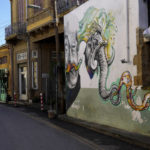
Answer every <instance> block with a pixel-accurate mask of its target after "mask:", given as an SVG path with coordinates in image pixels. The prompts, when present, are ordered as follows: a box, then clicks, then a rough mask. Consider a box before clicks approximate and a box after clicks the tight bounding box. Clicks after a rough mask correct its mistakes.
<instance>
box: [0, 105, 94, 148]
mask: <svg viewBox="0 0 150 150" xmlns="http://www.w3.org/2000/svg"><path fill="white" fill-rule="evenodd" d="M91 149H92V147H91V146H90V145H88V144H86V142H83V141H81V140H80V139H78V138H77V137H74V136H72V135H70V134H69V133H66V132H64V131H63V130H61V129H58V128H57V127H55V126H51V125H49V124H46V123H45V122H42V120H38V119H36V118H35V119H34V118H33V117H30V116H28V115H26V114H25V113H23V112H21V111H18V110H17V109H15V108H11V107H7V106H5V105H0V150H91Z"/></svg>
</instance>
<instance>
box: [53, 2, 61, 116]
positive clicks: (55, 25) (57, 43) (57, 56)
mask: <svg viewBox="0 0 150 150" xmlns="http://www.w3.org/2000/svg"><path fill="white" fill-rule="evenodd" d="M53 13H54V30H55V45H56V115H58V85H59V84H58V83H59V69H58V68H59V66H60V60H59V32H58V17H57V0H53Z"/></svg>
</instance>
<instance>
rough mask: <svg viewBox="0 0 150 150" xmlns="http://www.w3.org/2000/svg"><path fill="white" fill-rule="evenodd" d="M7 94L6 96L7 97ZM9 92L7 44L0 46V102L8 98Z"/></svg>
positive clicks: (9, 77) (9, 63) (9, 66)
mask: <svg viewBox="0 0 150 150" xmlns="http://www.w3.org/2000/svg"><path fill="white" fill-rule="evenodd" d="M7 96H8V97H7ZM11 96H12V92H11V62H10V51H9V47H8V45H1V46H0V102H4V103H5V102H6V99H8V100H10V97H11Z"/></svg>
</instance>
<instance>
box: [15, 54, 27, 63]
mask: <svg viewBox="0 0 150 150" xmlns="http://www.w3.org/2000/svg"><path fill="white" fill-rule="evenodd" d="M26 59H27V52H23V53H19V54H17V61H21V60H26Z"/></svg>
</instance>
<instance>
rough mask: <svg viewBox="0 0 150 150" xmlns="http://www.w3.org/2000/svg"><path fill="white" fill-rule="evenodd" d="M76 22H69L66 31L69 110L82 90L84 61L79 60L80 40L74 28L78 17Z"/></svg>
mask: <svg viewBox="0 0 150 150" xmlns="http://www.w3.org/2000/svg"><path fill="white" fill-rule="evenodd" d="M73 19H74V20H72V21H70V22H67V27H65V28H67V31H65V37H64V40H65V68H66V84H67V90H66V97H67V98H66V100H67V102H66V109H68V108H69V107H70V106H71V104H72V103H73V101H74V100H75V98H76V96H77V95H78V92H79V90H80V75H79V68H80V65H81V63H82V60H78V50H79V47H78V46H79V45H78V39H77V29H76V28H74V25H75V24H74V23H75V22H76V17H73ZM72 26H73V28H72Z"/></svg>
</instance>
